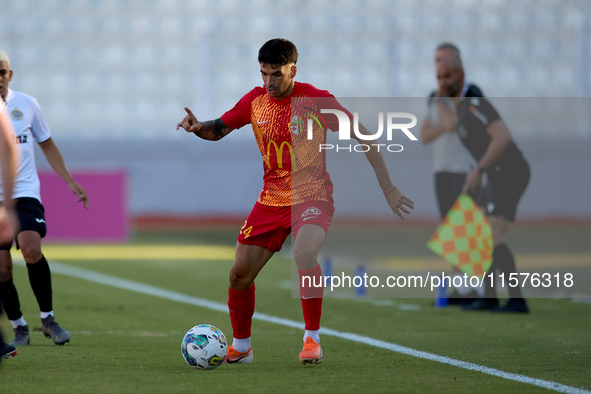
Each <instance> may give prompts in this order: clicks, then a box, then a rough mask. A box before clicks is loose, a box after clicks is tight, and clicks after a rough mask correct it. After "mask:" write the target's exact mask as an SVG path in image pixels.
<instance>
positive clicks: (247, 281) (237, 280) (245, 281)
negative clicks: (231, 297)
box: [229, 267, 254, 290]
mask: <svg viewBox="0 0 591 394" xmlns="http://www.w3.org/2000/svg"><path fill="white" fill-rule="evenodd" d="M229 279H230V288H231V289H232V290H248V289H249V288H250V286H251V285H252V282H253V281H254V280H253V279H252V278H250V276H249V275H245V274H242V275H241V274H239V273H237V272H236V270H234V267H232V269H230V278H229Z"/></svg>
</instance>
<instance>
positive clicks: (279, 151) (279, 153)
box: [265, 140, 297, 171]
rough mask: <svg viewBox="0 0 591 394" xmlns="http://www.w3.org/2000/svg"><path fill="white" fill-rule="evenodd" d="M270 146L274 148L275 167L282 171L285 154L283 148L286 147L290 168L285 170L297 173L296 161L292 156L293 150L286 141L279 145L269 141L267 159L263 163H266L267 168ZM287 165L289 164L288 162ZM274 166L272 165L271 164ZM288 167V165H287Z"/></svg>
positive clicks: (269, 158)
mask: <svg viewBox="0 0 591 394" xmlns="http://www.w3.org/2000/svg"><path fill="white" fill-rule="evenodd" d="M271 145H273V147H274V148H275V158H276V161H277V167H278V168H281V169H283V158H284V154H285V151H284V149H285V147H287V152H288V153H289V160H290V161H291V166H290V167H291V168H286V170H288V169H291V170H292V171H297V166H296V160H295V156H294V154H293V149H292V148H291V144H290V143H289V142H287V141H283V142H282V143H281V144H280V145H277V143H276V142H275V141H274V140H270V141H269V143H268V144H267V157H266V158H265V162H266V163H267V167H269V168H272V167H271V152H272V150H271ZM288 163H289V162H288ZM273 164H274V163H273ZM287 165H288V166H289V164H287Z"/></svg>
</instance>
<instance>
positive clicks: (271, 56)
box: [259, 38, 298, 66]
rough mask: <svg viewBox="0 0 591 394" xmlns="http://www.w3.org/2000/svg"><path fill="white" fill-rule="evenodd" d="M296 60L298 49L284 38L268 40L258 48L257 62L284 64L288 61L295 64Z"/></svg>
mask: <svg viewBox="0 0 591 394" xmlns="http://www.w3.org/2000/svg"><path fill="white" fill-rule="evenodd" d="M297 61H298V49H297V48H296V46H295V45H293V43H292V42H291V41H288V40H286V39H285V38H274V39H272V40H269V41H267V42H266V43H265V44H264V45H263V46H262V47H261V49H259V63H268V64H278V65H280V66H285V65H286V64H289V63H294V64H295V63H297Z"/></svg>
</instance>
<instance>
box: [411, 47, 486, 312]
mask: <svg viewBox="0 0 591 394" xmlns="http://www.w3.org/2000/svg"><path fill="white" fill-rule="evenodd" d="M450 58H451V59H454V60H453V62H451V63H450V62H444V61H443V60H445V59H450ZM452 63H453V64H452ZM452 65H453V67H452ZM435 67H436V75H437V84H438V85H439V89H438V90H437V91H434V92H432V93H431V96H430V97H429V112H428V116H427V118H426V119H425V120H424V121H423V125H422V127H421V135H420V140H421V142H422V143H423V144H428V143H432V145H433V173H434V175H435V193H436V195H437V203H438V205H439V213H440V215H441V218H442V219H443V218H444V217H445V215H446V214H447V212H448V211H449V210H450V209H451V207H452V205H453V204H454V202H455V201H456V199H457V198H458V196H459V195H460V194H461V193H462V189H463V187H464V183H465V180H466V175H467V174H468V173H469V172H470V170H471V168H472V167H474V166H475V165H476V164H475V161H474V159H473V158H472V156H470V153H469V152H468V151H467V150H466V148H465V147H464V145H463V144H462V142H461V141H460V138H459V137H458V134H457V133H456V130H455V127H452V128H449V129H446V128H444V127H443V125H442V124H441V122H440V121H439V112H440V111H441V110H442V109H444V108H445V107H450V108H451V106H453V104H452V101H451V100H449V97H482V96H483V94H482V92H481V91H480V89H479V88H478V87H477V86H476V85H474V84H472V83H469V82H467V81H465V80H464V70H463V67H462V60H461V57H460V50H459V49H458V47H456V46H455V45H454V44H452V43H448V42H446V43H442V44H440V45H438V46H437V49H436V50H435ZM459 274H460V272H459V270H456V275H459ZM477 297H478V294H477V293H476V291H475V290H473V289H471V288H470V287H467V286H466V287H460V288H456V289H455V291H454V292H453V293H452V294H451V295H450V298H449V303H450V304H451V305H462V304H468V303H470V302H472V301H474V300H475V299H476V298H477Z"/></svg>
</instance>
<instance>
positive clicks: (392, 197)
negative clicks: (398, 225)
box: [351, 123, 415, 220]
mask: <svg viewBox="0 0 591 394" xmlns="http://www.w3.org/2000/svg"><path fill="white" fill-rule="evenodd" d="M359 131H360V133H361V134H364V135H371V132H370V131H369V130H368V129H367V128H366V127H365V126H363V125H362V124H361V123H359ZM351 136H352V137H353V138H355V139H356V140H357V141H359V143H360V144H364V143H365V142H364V141H363V140H361V139H360V138H358V137H357V136H356V135H355V133H354V132H353V128H351ZM365 157H367V160H368V161H369V163H370V164H371V166H372V167H373V170H374V172H375V174H376V177H377V178H378V183H379V184H380V187H381V188H382V192H383V193H384V197H386V201H387V202H388V205H390V208H391V209H392V211H393V212H394V213H395V214H396V215H398V216H399V217H400V219H402V220H404V215H403V213H405V214H407V215H409V214H410V211H409V210H408V209H407V208H410V209H415V206H414V204H415V203H414V202H413V201H412V200H411V199H410V198H408V197H406V196H405V195H404V193H402V191H400V189H398V188H397V187H396V186H394V184H393V183H392V181H391V180H390V174H389V173H388V167H386V162H385V161H384V157H383V156H382V153H381V152H379V151H378V150H377V149H373V148H372V149H370V150H368V151H367V152H366V153H365Z"/></svg>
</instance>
